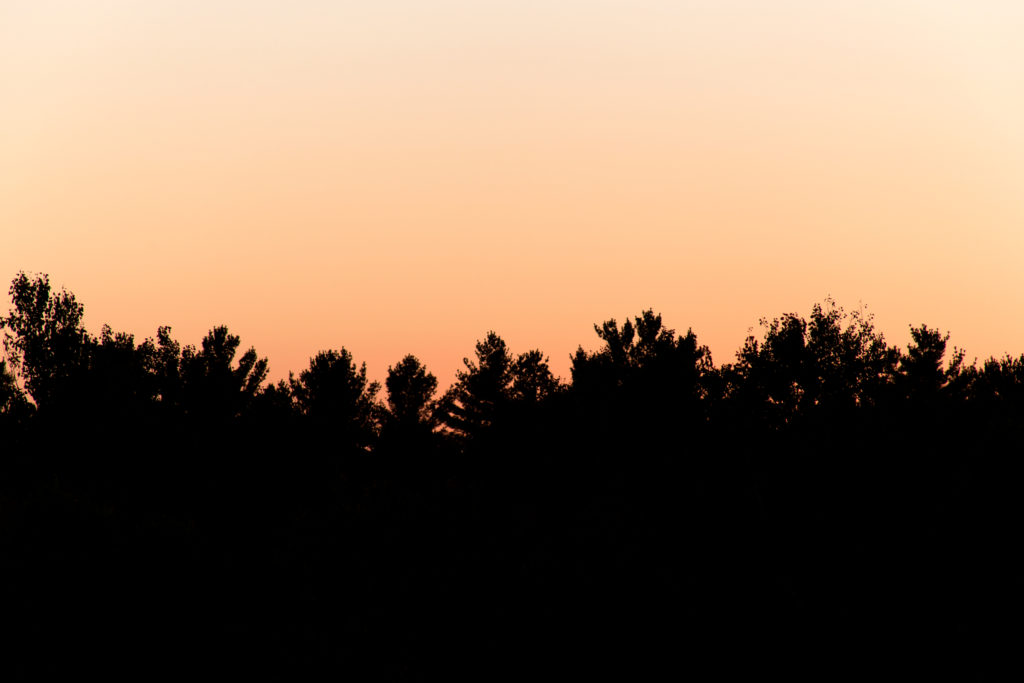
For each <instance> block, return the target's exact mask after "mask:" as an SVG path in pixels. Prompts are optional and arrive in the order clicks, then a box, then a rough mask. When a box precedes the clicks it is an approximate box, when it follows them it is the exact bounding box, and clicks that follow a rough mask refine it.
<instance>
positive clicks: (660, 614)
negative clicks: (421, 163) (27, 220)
mask: <svg viewBox="0 0 1024 683" xmlns="http://www.w3.org/2000/svg"><path fill="white" fill-rule="evenodd" d="M10 295H11V300H12V306H11V308H10V310H9V313H8V314H7V315H6V316H5V317H0V328H2V332H3V338H4V349H5V358H6V360H5V361H3V362H2V363H0V453H2V455H0V553H2V556H0V573H2V574H0V578H2V579H3V581H2V586H3V588H2V590H3V597H2V600H3V605H4V613H5V616H6V620H7V622H8V623H9V624H10V625H12V626H13V627H14V628H13V631H14V633H15V634H16V635H14V636H13V637H12V638H11V639H9V640H8V641H7V643H6V646H7V647H8V648H9V650H10V651H11V652H16V653H18V656H16V657H13V658H10V659H9V660H8V663H7V664H6V665H5V666H7V667H8V669H13V670H15V671H21V672H28V673H39V672H44V673H45V672H51V671H52V672H56V671H66V670H81V671H86V670H91V669H93V668H94V667H101V668H104V670H105V669H106V668H110V667H117V666H120V665H123V666H126V667H128V668H130V669H131V670H133V671H135V672H136V673H143V674H144V673H146V672H163V671H166V670H169V669H177V668H181V669H182V670H191V671H196V670H197V668H196V667H199V666H200V662H202V663H203V664H202V665H201V666H203V667H209V668H208V669H204V670H209V671H219V672H222V673H238V672H241V671H246V672H279V673H281V674H286V673H287V674H295V673H297V672H306V673H312V672H325V671H326V672H330V673H332V674H333V675H345V674H352V675H353V676H355V677H356V678H357V680H358V679H362V678H367V677H372V678H383V679H388V680H396V679H421V678H426V677H428V676H429V677H433V676H436V675H454V674H456V673H468V674H470V675H475V676H479V677H481V678H484V679H486V678H493V677H496V676H502V675H506V674H509V673H512V672H515V671H521V672H524V673H526V674H527V675H532V676H540V675H544V676H545V677H548V676H550V675H566V676H569V675H581V674H582V673H583V672H584V671H589V670H593V671H605V672H606V671H610V670H615V669H617V668H618V667H622V669H621V670H623V671H627V672H630V673H631V675H637V674H639V673H640V672H641V671H643V670H645V669H647V670H651V671H654V670H662V671H670V672H674V675H680V674H684V673H686V672H695V671H696V670H697V667H698V666H699V663H700V662H702V661H704V658H706V657H708V653H709V652H711V651H712V650H715V649H717V648H719V647H724V648H725V650H726V651H727V652H728V654H726V655H724V656H722V657H720V658H718V659H717V660H716V662H715V664H714V666H715V668H716V670H717V671H718V672H719V674H724V672H728V671H730V670H732V669H734V668H735V669H744V670H752V669H757V668H759V667H761V666H764V660H762V659H760V658H758V657H755V656H754V655H752V654H751V653H752V652H753V651H754V650H753V648H755V647H758V646H766V647H767V648H768V649H770V650H771V651H773V652H774V655H775V657H777V658H780V659H783V660H787V659H788V660H790V661H791V662H799V663H803V664H804V665H807V663H808V661H809V656H808V653H810V652H814V651H821V650H823V649H825V648H831V647H839V648H849V649H851V650H852V651H857V650H859V651H860V652H861V656H862V657H863V656H864V653H866V652H874V651H882V650H884V649H886V648H892V649H895V650H899V651H904V652H905V651H907V649H908V648H909V647H910V645H911V644H920V643H930V644H931V645H933V646H935V647H936V648H937V650H939V651H941V650H942V648H941V644H943V643H958V642H960V643H962V642H967V641H968V640H973V639H976V638H981V639H991V638H994V637H998V633H997V632H998V631H999V627H998V626H997V625H998V624H999V623H1001V622H1002V620H1003V619H1004V618H1005V617H1006V616H1008V615H1007V614H1006V612H1007V611H1008V608H1007V603H1008V597H1007V596H1008V594H1009V590H1010V587H1011V586H1019V583H1020V579H1019V572H1017V570H1016V568H1017V564H1016V562H1015V561H1013V560H1012V559H1011V558H1012V556H1013V546H1015V545H1016V544H1017V539H1018V532H1017V527H1018V520H1019V519H1020V513H1019V508H1020V497H1019V493H1018V491H1017V489H1018V487H1019V483H1020V450H1021V449H1020V444H1021V436H1022V431H1024V430H1022V426H1024V420H1022V417H1024V356H1021V357H1017V358H1013V357H1009V356H1008V357H1005V358H1002V359H989V360H987V361H984V362H982V363H977V362H975V363H967V362H965V356H964V353H963V352H962V351H960V350H956V349H948V348H947V340H948V335H946V334H944V333H942V332H940V331H938V330H936V329H933V328H931V327H928V326H926V325H921V326H919V327H912V328H911V330H910V333H911V341H910V343H909V346H908V347H907V348H905V349H903V348H899V347H896V346H892V345H890V344H889V343H888V342H887V341H886V340H885V339H884V337H883V336H882V335H881V334H880V333H878V332H877V331H876V330H875V328H874V326H873V324H872V319H871V317H870V316H868V315H866V314H864V313H863V312H852V313H850V312H845V311H844V310H843V309H841V308H839V307H838V306H837V305H835V304H834V303H833V302H831V301H826V302H824V303H823V304H821V305H818V306H815V307H814V308H813V310H812V311H811V312H810V315H809V317H808V318H804V317H802V316H800V315H797V314H785V315H782V316H781V317H778V318H774V319H768V320H764V321H762V323H761V328H760V331H759V334H758V335H752V336H750V337H749V338H748V339H747V341H746V342H745V343H744V345H743V347H742V348H741V349H740V350H739V351H738V352H737V353H736V355H735V358H734V360H732V362H729V363H725V364H722V365H717V366H716V365H715V364H714V363H713V362H712V359H711V356H710V353H709V351H708V349H707V348H706V347H704V346H702V345H700V343H699V342H698V340H697V337H696V335H695V334H694V333H693V332H690V331H688V332H687V333H685V334H677V333H676V332H675V331H674V330H672V329H669V328H668V327H666V325H665V324H664V323H663V321H662V319H661V317H660V316H659V315H657V314H656V313H654V312H653V311H644V312H641V313H640V314H639V315H637V316H636V317H634V318H631V319H629V320H626V321H622V322H619V321H616V320H614V319H612V320H608V321H605V322H603V323H601V324H599V325H596V326H595V330H596V333H597V335H598V337H599V338H600V340H601V342H602V346H601V348H600V350H598V351H596V352H586V351H584V350H583V349H582V347H581V348H580V349H579V350H578V351H577V352H576V353H575V355H574V356H573V357H572V366H571V377H570V378H569V379H568V381H561V380H559V379H557V378H555V377H554V376H553V375H552V373H551V371H550V369H549V367H548V364H547V358H546V357H545V356H544V354H543V353H542V352H541V351H538V350H530V351H525V352H522V353H514V352H513V351H511V350H510V349H509V348H508V347H507V346H506V344H505V342H504V341H503V340H502V339H501V337H500V336H498V335H497V334H496V333H494V332H488V333H487V334H486V335H485V336H484V337H483V338H482V339H481V340H479V341H478V342H477V343H476V347H475V349H474V351H473V354H472V356H470V357H469V358H467V359H466V360H465V367H464V369H463V370H462V371H460V372H459V373H458V375H457V377H456V378H455V381H454V383H453V384H452V386H451V388H450V389H449V390H448V391H446V392H444V393H442V394H440V395H439V394H438V391H437V388H438V381H437V378H435V377H434V376H433V375H432V374H431V373H430V372H429V370H428V369H427V368H425V367H424V366H423V365H422V364H421V363H420V362H419V361H418V360H417V359H416V358H415V357H414V356H411V355H410V356H406V357H405V358H402V359H400V360H398V361H397V362H396V364H395V365H394V366H393V367H391V368H389V370H388V375H387V380H386V382H385V383H384V385H383V386H380V385H378V384H377V383H374V382H371V381H369V380H368V379H367V375H366V368H365V365H361V364H359V363H358V361H357V359H355V358H353V357H352V355H351V354H350V353H349V352H348V351H347V350H346V349H344V348H339V349H336V350H324V351H320V352H318V353H316V355H315V356H313V357H312V358H311V359H310V364H309V367H308V368H306V369H304V370H302V371H301V372H299V373H298V374H297V375H292V376H291V377H290V378H289V380H287V381H281V382H278V383H276V384H274V383H268V382H267V381H266V377H267V367H268V366H267V360H266V359H265V358H261V357H260V356H259V354H258V353H257V352H256V351H255V350H254V349H248V350H244V347H243V345H242V343H241V340H240V339H239V338H238V337H237V336H235V335H232V334H231V333H230V332H229V330H228V329H227V328H226V327H215V328H213V329H212V330H211V331H210V332H209V334H208V335H207V336H206V337H205V338H204V339H203V340H202V342H201V344H200V346H198V347H194V346H182V345H181V344H180V343H179V342H178V341H176V340H175V339H174V337H173V336H172V331H171V330H170V329H168V328H166V327H162V328H160V329H159V330H158V331H157V333H156V335H155V336H154V337H152V338H146V339H144V340H143V341H141V342H139V341H137V340H136V339H135V338H134V337H133V336H132V335H131V334H126V333H119V332H114V331H113V330H111V329H110V328H109V327H104V328H103V329H102V331H101V332H100V334H99V336H98V337H96V336H93V335H91V334H90V333H89V332H87V331H86V330H85V329H84V327H83V325H82V314H83V307H82V305H81V304H80V303H79V302H78V301H77V300H76V299H75V297H74V295H73V294H71V293H69V292H66V291H61V292H53V291H51V288H50V285H49V280H48V278H47V277H46V276H34V275H27V274H20V275H19V276H18V277H16V278H15V279H14V281H13V283H12V285H11V288H10ZM949 653H950V651H949V650H947V651H946V653H945V654H937V655H933V656H934V659H933V660H932V662H933V663H940V662H941V663H942V664H941V665H942V666H944V665H945V658H946V657H947V656H950V654H949ZM855 660H856V658H854V659H849V658H845V659H844V658H836V659H834V660H833V661H832V665H831V666H832V667H834V668H836V669H837V670H846V669H847V668H848V667H850V666H854V665H855V663H856V662H855Z"/></svg>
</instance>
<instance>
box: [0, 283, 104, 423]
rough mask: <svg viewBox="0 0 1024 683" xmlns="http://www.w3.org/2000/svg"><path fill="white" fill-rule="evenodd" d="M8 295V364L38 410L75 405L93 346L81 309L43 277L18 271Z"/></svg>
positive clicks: (0, 323)
mask: <svg viewBox="0 0 1024 683" xmlns="http://www.w3.org/2000/svg"><path fill="white" fill-rule="evenodd" d="M9 291H10V295H11V300H12V303H13V305H14V307H13V308H12V309H11V310H10V312H9V313H8V315H7V316H5V317H0V329H3V330H4V349H5V350H6V352H7V358H8V360H9V361H10V362H11V365H13V366H14V368H15V369H16V370H17V371H18V372H20V374H21V376H22V377H24V379H25V387H26V388H27V389H28V392H29V393H30V394H31V395H32V399H33V400H34V401H35V403H36V405H37V406H39V408H40V410H51V409H54V408H56V407H58V406H59V405H64V406H65V407H66V406H68V405H70V404H73V403H75V402H76V394H77V393H80V391H81V382H82V380H83V374H84V372H85V370H86V369H87V367H88V362H89V352H90V347H91V345H92V343H93V340H92V339H91V338H90V337H89V335H88V333H86V331H85V328H84V327H83V326H82V317H83V315H84V307H83V306H82V304H80V303H78V301H77V300H76V299H75V296H74V294H72V293H71V292H68V291H66V290H63V289H62V290H61V291H59V292H57V293H53V292H52V291H51V287H50V278H49V276H48V275H46V274H42V275H37V276H35V277H29V276H28V275H27V274H25V273H24V272H22V273H19V274H18V275H17V276H16V277H15V278H14V280H13V281H12V282H11V287H10V290H9Z"/></svg>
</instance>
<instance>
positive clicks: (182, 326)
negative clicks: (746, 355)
mask: <svg viewBox="0 0 1024 683" xmlns="http://www.w3.org/2000/svg"><path fill="white" fill-rule="evenodd" d="M1022 35H1024V3H1022V2H1020V0H998V1H997V0H989V1H986V0H962V1H961V0H916V1H911V0H856V1H853V0H851V1H849V2H845V1H835V2H828V1H823V0H764V1H760V2H754V1H751V0H747V1H740V0H701V1H695V2H687V1H686V0H621V1H620V0H373V1H372V2H370V1H366V0H360V1H359V2H348V1H344V0H337V1H333V2H328V1H326V0H323V1H312V0H288V1H287V2H284V1H281V2H270V1H266V0H246V1H244V2H243V1H235V0H231V1H227V0H225V1H220V2H218V1H217V0H198V1H191V0H146V1H145V2H139V1H134V0H132V1H129V0H122V1H115V0H81V1H78V2H75V1H71V0H63V1H48V0H24V1H23V0H2V1H0V278H2V279H3V280H4V282H9V281H10V279H11V278H12V277H13V276H14V275H15V273H16V272H17V271H18V270H27V271H37V272H46V273H49V274H50V276H51V279H52V281H53V282H54V283H55V284H56V285H58V286H59V285H64V286H66V287H67V288H68V289H70V290H72V291H73V292H74V293H75V294H76V295H77V296H78V298H79V300H81V301H82V302H83V303H84V304H85V306H86V321H87V325H88V327H89V328H90V330H92V331H93V332H94V333H95V332H98V331H99V328H100V326H101V325H102V324H103V323H104V322H107V323H110V324H111V325H112V326H113V327H114V328H115V329H120V330H127V331H132V332H134V333H136V335H137V337H138V338H140V339H141V338H142V337H145V336H149V335H152V334H153V333H154V332H155V330H156V327H157V326H158V325H160V324H170V325H172V326H173V327H174V334H175V336H176V337H177V338H178V339H179V340H181V341H182V342H183V343H198V342H199V340H200V339H201V337H202V335H203V334H204V333H205V332H206V331H207V330H208V329H209V328H210V327H211V326H213V325H215V324H218V323H226V324H227V325H229V327H230V328H231V329H232V331H234V332H235V333H237V334H240V335H241V337H242V342H243V345H244V346H249V345H254V346H255V347H256V349H257V350H258V351H259V352H260V353H261V354H262V355H267V356H269V358H270V364H271V375H272V376H273V377H275V378H279V377H282V376H285V375H286V374H287V372H288V370H295V371H298V370H301V369H302V368H304V367H306V366H307V365H308V359H309V356H311V355H312V354H313V353H314V352H316V351H317V350H319V349H323V348H340V347H341V346H345V347H347V348H348V349H349V350H351V351H352V352H353V353H354V354H355V356H356V359H357V360H360V361H363V360H365V361H366V362H367V364H368V366H369V371H370V374H371V376H373V377H376V378H383V376H384V374H385V372H386V369H387V366H388V365H389V364H394V363H395V362H396V361H397V360H398V359H400V358H401V356H402V355H404V354H405V353H409V352H411V353H415V354H417V355H418V356H419V357H420V358H421V359H422V360H424V362H426V363H427V365H428V367H429V368H430V369H431V370H432V371H434V372H435V373H436V374H437V375H438V377H439V379H440V380H441V382H442V384H447V383H448V382H449V381H451V378H452V375H453V373H454V371H455V369H456V368H457V367H459V366H460V365H461V359H462V357H463V356H466V355H470V354H471V352H472V348H473V343H474V341H475V340H476V339H478V338H481V337H482V336H483V335H484V333H485V332H486V331H487V330H488V329H495V330H496V331H497V332H498V333H499V334H501V335H502V336H503V337H504V338H505V339H506V340H507V341H508V342H509V344H510V346H511V347H512V348H513V350H514V351H525V350H527V349H528V348H534V347H539V348H541V349H543V350H544V351H545V352H546V353H548V354H549V355H550V356H551V359H552V365H553V367H554V369H555V370H556V371H557V372H559V373H560V374H562V375H563V376H566V375H567V374H568V356H569V354H570V353H571V352H572V351H573V350H574V349H575V348H576V346H577V344H580V343H583V344H584V346H586V347H588V348H592V347H595V346H596V342H597V341H598V340H597V338H596V336H595V335H594V333H593V329H592V325H593V323H595V322H598V321H601V320H604V319H606V318H609V317H617V318H619V319H620V320H621V319H622V318H623V317H625V316H629V315H633V314H636V313H638V312H639V311H641V310H642V309H644V308H648V307H652V308H654V309H655V310H658V311H661V312H662V313H663V315H664V317H665V320H666V322H667V323H668V324H669V325H670V326H672V327H675V328H677V329H680V330H685V329H686V328H688V327H692V328H693V329H694V331H695V332H696V333H697V335H698V338H699V339H700V340H701V341H702V342H704V343H706V344H708V345H710V347H711V349H712V351H713V354H714V359H715V361H716V363H722V362H728V361H730V360H732V359H733V354H734V352H735V350H736V349H737V348H738V347H739V346H740V344H741V343H742V340H743V338H744V337H745V336H746V334H747V330H748V328H750V327H751V326H756V325H757V320H758V318H760V317H762V316H775V315H778V314H781V313H783V312H786V311H796V312H799V313H802V314H804V315H806V314H807V313H808V312H809V309H810V307H811V305H812V304H813V303H814V302H816V301H821V300H823V299H824V298H825V297H826V296H828V295H831V296H833V297H834V298H835V299H836V300H837V301H838V302H839V303H840V304H841V305H844V306H845V307H846V308H848V309H849V308H856V307H858V306H859V305H860V303H864V304H866V305H867V308H868V311H870V312H874V313H875V315H876V323H877V324H878V326H879V327H880V328H881V329H882V330H883V331H884V332H885V333H886V336H887V337H888V338H889V339H890V341H893V342H896V343H899V344H900V345H905V344H906V343H907V341H908V340H909V333H908V330H907V325H908V324H910V323H915V324H917V323H921V322H925V323H928V324H929V325H934V326H939V327H940V328H942V329H945V330H950V331H951V332H952V342H953V343H955V344H957V345H959V346H961V347H964V348H966V350H967V352H968V359H970V358H972V357H974V356H978V357H981V358H984V357H986V356H989V355H1001V354H1003V353H1004V352H1008V351H1009V352H1014V353H1020V352H1022V351H1024V258H1022V256H1024V220H1022V219H1024V125H1022V122H1024V47H1022V45H1021V42H1020V41H1021V36H1022Z"/></svg>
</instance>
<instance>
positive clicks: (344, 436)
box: [291, 348, 380, 449]
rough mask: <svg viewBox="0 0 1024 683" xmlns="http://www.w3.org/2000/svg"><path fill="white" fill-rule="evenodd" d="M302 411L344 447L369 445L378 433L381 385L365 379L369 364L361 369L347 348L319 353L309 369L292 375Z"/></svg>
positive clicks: (361, 366) (296, 397)
mask: <svg viewBox="0 0 1024 683" xmlns="http://www.w3.org/2000/svg"><path fill="white" fill-rule="evenodd" d="M291 390H292V394H293V396H294V397H295V402H296V405H297V406H298V408H299V410H300V412H301V413H302V414H303V415H304V416H305V417H306V419H307V420H309V421H310V423H312V425H313V426H314V428H316V429H317V430H319V431H320V432H321V433H322V434H323V433H327V434H330V435H331V436H332V438H333V439H334V440H336V442H337V444H338V445H339V446H340V447H342V448H357V449H366V448H369V447H370V446H371V445H372V443H373V440H374V438H375V437H376V433H377V423H378V412H379V410H378V407H377V404H376V401H375V399H376V396H377V392H378V391H380V385H379V384H378V383H377V382H370V381H368V380H367V378H366V363H363V364H362V365H360V366H359V367H358V368H357V367H356V364H355V362H354V361H353V359H352V354H351V353H350V352H349V351H348V350H347V349H345V348H342V349H341V350H340V351H334V350H328V351H321V352H319V353H317V354H316V355H315V356H314V357H312V358H310V360H309V368H307V369H306V370H303V371H302V372H301V373H299V376H298V378H295V377H292V378H291Z"/></svg>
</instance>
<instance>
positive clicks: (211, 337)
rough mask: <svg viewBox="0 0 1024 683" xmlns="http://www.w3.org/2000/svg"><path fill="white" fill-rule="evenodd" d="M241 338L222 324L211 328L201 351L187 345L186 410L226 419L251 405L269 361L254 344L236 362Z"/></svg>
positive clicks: (184, 355)
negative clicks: (261, 356) (262, 356)
mask: <svg viewBox="0 0 1024 683" xmlns="http://www.w3.org/2000/svg"><path fill="white" fill-rule="evenodd" d="M240 341H241V340H240V339H239V338H238V337H237V336H236V335H233V334H231V333H230V332H228V328H227V327H226V326H224V325H221V326H218V327H215V328H213V329H212V330H210V332H209V333H208V334H207V335H206V336H205V337H204V338H203V341H202V346H201V348H200V349H199V350H198V351H197V350H196V349H195V347H192V346H186V347H185V348H184V350H183V351H182V353H181V375H182V378H183V380H184V386H183V394H184V403H185V410H186V413H188V414H191V415H192V416H194V417H198V418H200V419H203V420H225V419H231V418H235V417H238V416H240V415H241V414H242V413H243V411H244V410H245V409H246V408H247V407H248V406H249V405H250V403H251V402H252V400H253V398H255V396H256V395H257V393H258V392H259V390H260V385H261V384H262V382H263V380H264V379H266V376H267V372H268V365H267V359H266V358H259V357H258V356H257V354H256V350H255V349H253V348H250V349H249V350H248V351H246V352H245V353H244V354H242V357H241V358H239V359H238V363H237V365H236V364H234V360H235V354H236V353H237V352H238V346H239V343H240ZM167 350H170V349H169V348H168V349H167Z"/></svg>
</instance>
